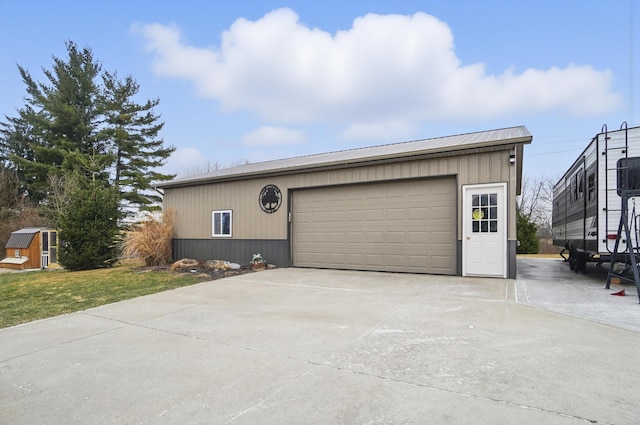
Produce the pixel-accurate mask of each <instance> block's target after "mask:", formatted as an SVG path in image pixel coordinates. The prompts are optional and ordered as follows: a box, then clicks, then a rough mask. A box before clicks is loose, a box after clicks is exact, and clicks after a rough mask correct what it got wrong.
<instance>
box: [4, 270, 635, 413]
mask: <svg viewBox="0 0 640 425" xmlns="http://www.w3.org/2000/svg"><path fill="white" fill-rule="evenodd" d="M556 265H557V266H560V267H562V266H563V265H562V264H559V263H552V262H547V263H533V266H531V267H534V268H536V267H538V268H539V267H547V266H549V267H554V266H556ZM521 267H522V268H523V270H524V269H526V267H527V266H526V264H523V265H522V266H521ZM558 270H561V269H560V268H558ZM567 273H569V276H571V274H570V272H568V268H567ZM525 275H526V273H525ZM571 277H573V276H571ZM535 288H537V285H536V283H535V281H534V280H530V279H529V278H527V280H525V281H524V284H523V282H522V281H520V280H519V281H514V280H502V279H469V278H461V277H438V276H423V275H411V274H391V273H366V272H350V271H333V270H308V269H276V270H270V271H264V272H259V273H254V274H249V275H242V276H237V277H233V278H227V279H224V280H219V281H214V282H208V283H202V284H198V285H194V286H190V287H186V288H181V289H177V290H173V291H168V292H164V293H161V294H156V295H151V296H146V297H141V298H137V299H134V300H129V301H124V302H120V303H116V304H111V305H106V306H103V307H99V308H95V309H91V310H87V311H84V312H80V313H74V314H69V315H65V316H60V317H55V318H51V319H46V320H42V321H38V322H34V323H29V324H25V325H21V326H16V327H13V328H7V329H4V330H0V424H34V425H35V424H65V425H70V424H233V425H238V424H373V423H376V424H427V423H429V424H441V423H451V424H515V423H518V424H584V423H603V424H630V425H631V424H637V423H638V417H639V416H640V403H639V396H640V384H639V383H638V377H639V376H640V363H639V362H637V361H635V357H637V356H638V354H640V330H634V328H633V326H627V327H621V326H617V325H616V324H615V323H606V321H604V320H597V321H596V320H593V319H591V318H584V317H580V316H579V315H578V314H575V312H569V313H565V312H557V311H552V309H551V308H548V306H544V305H541V304H543V303H542V302H537V303H536V302H535V301H536V299H542V298H541V297H538V295H536V293H537V292H538V290H537V289H535ZM525 290H526V295H525V293H524V291H525ZM541 292H544V291H541ZM601 293H602V297H604V298H607V302H608V301H610V300H609V298H611V299H613V298H617V301H618V302H622V303H626V302H627V301H628V300H629V301H631V300H633V301H634V302H633V303H630V304H629V305H631V304H633V305H634V306H635V309H633V310H630V311H632V312H634V313H635V314H636V315H640V307H639V306H638V304H637V298H636V299H633V298H632V297H625V298H621V297H611V296H610V295H609V294H608V292H607V291H604V290H603V291H601ZM627 299H628V300H627ZM542 301H544V300H542ZM612 302H616V301H612ZM639 329H640V328H639Z"/></svg>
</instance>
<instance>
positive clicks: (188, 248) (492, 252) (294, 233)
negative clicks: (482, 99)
mask: <svg viewBox="0 0 640 425" xmlns="http://www.w3.org/2000/svg"><path fill="white" fill-rule="evenodd" d="M531 141H532V136H531V134H530V133H529V131H528V130H527V129H526V127H524V126H518V127H511V128H503V129H496V130H488V131H482V132H478V133H467V134H459V135H453V136H445V137H437V138H432V139H423V140H416V141H411V142H403V143H395V144H390V145H381V146H371V147H366V148H360V149H352V150H346V151H338V152H329V153H324V154H317V155H309V156H304V157H297V158H286V159H280V160H274V161H267V162H261V163H253V164H246V165H242V166H238V167H233V168H226V169H222V170H215V171H213V172H210V173H206V174H202V175H197V176H188V177H183V178H178V179H174V180H172V181H168V182H163V183H161V184H159V185H158V187H159V188H161V189H164V199H163V207H164V208H165V209H171V210H174V211H175V212H176V223H175V227H174V229H175V233H174V237H173V241H172V243H173V246H172V248H173V257H174V258H184V257H187V258H194V259H198V260H207V259H216V258H224V259H226V260H230V261H234V262H237V263H243V262H244V263H246V262H248V261H249V260H251V258H252V256H253V254H256V253H260V254H262V256H263V258H264V259H265V260H266V261H268V262H269V263H271V264H275V265H277V266H278V267H311V268H332V269H350V270H375V271H393V272H410V273H429V274H448V275H459V276H491V277H504V278H512V279H513V278H515V277H516V246H517V236H516V196H517V195H518V194H519V193H520V187H521V179H522V158H523V148H524V145H526V144H529V143H531Z"/></svg>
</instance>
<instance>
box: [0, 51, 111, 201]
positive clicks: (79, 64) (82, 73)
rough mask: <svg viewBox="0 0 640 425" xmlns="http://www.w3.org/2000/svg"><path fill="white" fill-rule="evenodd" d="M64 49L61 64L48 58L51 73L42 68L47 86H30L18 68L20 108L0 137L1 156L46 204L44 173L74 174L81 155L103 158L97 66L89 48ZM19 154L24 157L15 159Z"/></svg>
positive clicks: (28, 77) (26, 75)
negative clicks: (0, 140)
mask: <svg viewBox="0 0 640 425" xmlns="http://www.w3.org/2000/svg"><path fill="white" fill-rule="evenodd" d="M66 47H67V53H68V59H67V61H65V60H63V59H60V58H57V57H55V56H54V57H53V67H52V69H51V70H47V69H43V73H44V75H45V76H46V78H47V80H48V81H47V83H39V82H36V81H35V80H34V79H33V78H32V77H31V74H30V73H29V72H28V71H27V70H25V69H24V68H22V67H21V66H18V69H19V71H20V75H21V77H22V81H23V82H24V84H25V85H26V90H27V96H26V98H25V100H26V105H25V107H24V108H22V109H20V110H19V111H18V112H19V116H18V117H17V118H13V119H9V126H7V125H5V126H4V129H6V130H10V128H13V130H14V132H13V133H8V134H7V133H5V136H8V137H4V139H5V140H6V141H7V142H8V143H10V144H12V145H11V148H12V150H10V151H9V154H8V155H7V157H8V158H9V160H10V161H12V162H13V163H14V164H15V165H16V168H17V169H19V170H20V173H21V174H22V175H23V176H24V184H25V189H26V191H27V193H28V194H29V196H30V197H31V198H32V199H33V200H34V201H36V202H41V201H43V200H46V197H47V192H48V190H47V179H48V176H49V175H51V174H60V173H64V172H67V171H70V170H77V169H78V162H77V161H78V160H79V159H80V158H81V157H83V156H89V155H93V156H96V155H106V154H107V152H106V147H105V145H104V143H102V142H101V141H100V139H99V137H98V136H99V131H98V130H99V126H100V120H101V105H100V102H99V95H100V87H99V86H98V84H97V82H96V81H97V78H98V76H99V75H100V71H101V65H100V64H99V63H98V62H96V61H95V60H94V59H93V53H92V52H91V50H90V49H89V48H84V49H78V47H77V46H76V45H75V44H74V43H73V42H70V41H69V42H67V43H66ZM16 130H18V131H16ZM25 152H26V153H28V155H27V156H25V155H21V154H23V153H25ZM71 154H73V155H71ZM86 177H87V178H88V177H89V176H86ZM106 177H107V174H103V175H102V178H106Z"/></svg>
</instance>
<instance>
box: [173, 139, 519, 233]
mask: <svg viewBox="0 0 640 425" xmlns="http://www.w3.org/2000/svg"><path fill="white" fill-rule="evenodd" d="M511 153H512V149H511V147H509V148H508V149H496V150H492V151H480V152H479V151H474V152H473V153H467V154H461V153H458V154H456V155H455V156H443V157H432V158H426V159H417V160H407V161H402V162H390V163H380V164H372V165H371V164H369V165H364V166H363V165H361V164H358V165H357V166H354V167H348V166H342V167H341V168H336V169H330V170H326V171H310V172H304V171H302V172H300V173H296V174H287V175H277V174H274V175H272V176H268V177H263V178H262V177H261V178H252V179H246V180H237V181H229V182H220V183H206V184H201V185H193V186H188V187H170V188H166V189H165V194H164V208H165V209H173V210H175V211H176V214H177V216H178V220H177V222H176V225H175V233H174V238H176V239H211V211H214V210H232V211H233V235H232V236H233V239H252V240H256V239H265V240H286V239H287V238H288V228H289V226H288V213H289V199H288V192H289V190H290V189H300V188H307V187H309V188H310V187H324V186H333V185H343V184H353V183H366V182H380V181H393V180H403V179H414V178H426V177H440V176H452V177H456V179H457V186H458V187H457V190H458V205H457V215H458V223H460V220H461V205H460V202H461V196H459V193H460V188H461V187H462V185H467V184H478V183H496V182H508V188H509V189H508V190H509V194H508V196H509V197H510V199H515V196H516V193H515V190H516V189H515V186H516V185H515V181H516V175H515V174H516V171H515V168H516V167H515V166H514V165H512V164H510V163H509V155H510V154H511ZM267 184H275V185H277V186H278V187H279V188H280V190H281V192H282V196H283V199H282V205H281V206H280V208H279V209H278V211H276V212H275V213H272V214H267V213H265V212H263V211H262V210H261V209H260V206H259V203H258V196H259V193H260V190H261V189H262V188H263V187H264V186H265V185H267ZM508 204H509V228H508V239H510V240H515V239H516V228H515V206H514V205H515V202H511V201H510V202H509V203H508ZM461 232H462V229H461V226H458V229H457V237H458V239H461Z"/></svg>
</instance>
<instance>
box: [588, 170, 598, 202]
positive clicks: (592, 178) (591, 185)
mask: <svg viewBox="0 0 640 425" xmlns="http://www.w3.org/2000/svg"><path fill="white" fill-rule="evenodd" d="M587 199H588V200H589V202H592V201H595V200H596V173H591V174H589V175H588V176H587Z"/></svg>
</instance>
